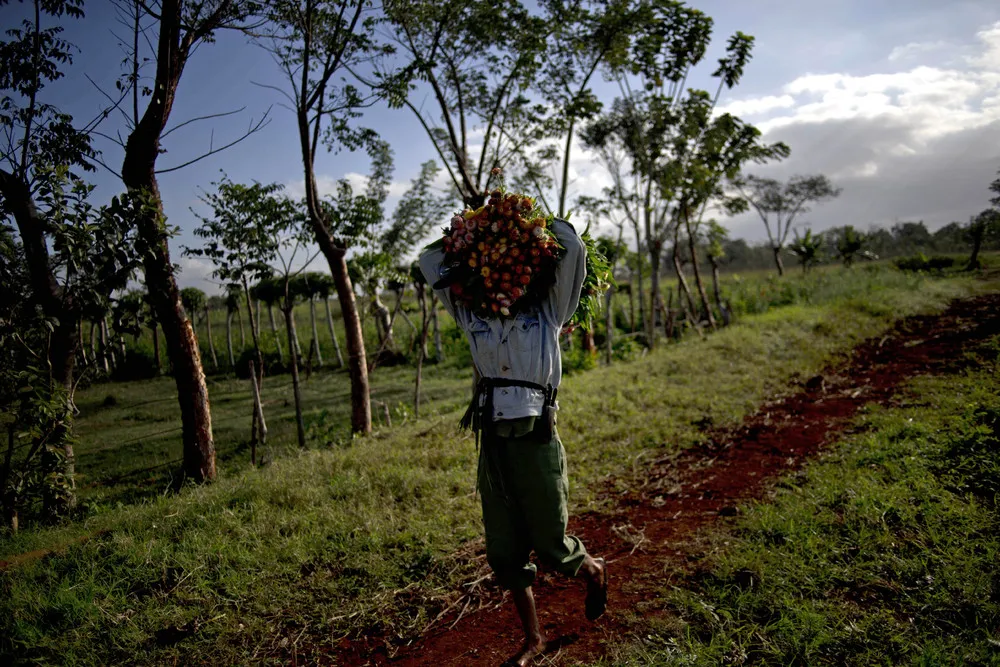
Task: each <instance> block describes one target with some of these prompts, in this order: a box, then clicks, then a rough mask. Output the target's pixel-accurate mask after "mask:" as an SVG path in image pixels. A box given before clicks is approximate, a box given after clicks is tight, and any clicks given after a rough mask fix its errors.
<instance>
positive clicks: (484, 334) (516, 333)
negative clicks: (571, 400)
mask: <svg viewBox="0 0 1000 667" xmlns="http://www.w3.org/2000/svg"><path fill="white" fill-rule="evenodd" d="M551 230H552V233H553V234H555V237H556V239H557V240H558V241H559V244H560V245H561V246H563V247H564V248H565V249H566V252H565V254H564V255H563V257H562V258H561V259H560V260H559V263H558V264H557V265H556V279H555V283H554V284H553V286H552V288H551V289H550V290H549V294H548V295H547V296H546V297H545V298H544V299H542V301H541V302H540V304H539V305H538V308H537V309H531V310H529V311H527V312H520V313H518V314H517V315H515V316H513V317H496V318H488V319H484V318H482V317H479V316H478V315H476V314H475V313H473V312H472V311H471V310H470V309H468V308H466V307H465V305H464V304H462V303H461V302H459V301H457V300H456V299H455V298H454V295H453V294H452V293H451V290H450V289H449V288H448V287H444V288H442V289H438V290H435V292H436V293H437V295H438V297H439V298H440V299H441V302H442V303H443V304H444V306H445V308H446V309H447V310H448V312H449V313H451V316H452V317H454V318H455V322H457V323H458V326H459V327H460V328H461V329H462V331H464V332H465V335H466V337H467V338H468V339H469V347H470V348H471V349H472V360H473V363H474V364H475V365H476V370H477V371H478V372H479V375H480V376H481V377H490V378H505V379H510V380H522V381H527V382H534V383H535V384H539V385H542V386H546V385H551V386H552V387H553V388H555V387H558V386H559V382H560V381H561V380H562V358H561V355H560V351H559V332H560V331H561V330H562V328H563V326H564V325H565V324H566V323H567V322H568V321H569V319H570V318H571V317H572V316H573V313H574V312H575V311H576V307H577V305H578V304H579V302H580V288H581V287H582V286H583V279H584V277H585V276H586V272H587V266H586V258H587V255H586V249H585V247H584V245H583V241H581V240H580V237H579V235H578V234H577V233H576V230H575V229H574V228H573V226H572V225H571V224H569V223H568V222H566V221H564V220H555V221H553V223H552V226H551ZM443 259H444V250H443V249H441V248H437V249H430V248H427V249H425V250H424V252H423V253H421V255H420V270H421V271H422V272H423V274H424V278H426V279H427V282H428V283H429V284H431V285H434V284H435V283H437V281H438V279H439V278H440V275H441V262H442V261H443ZM544 404H545V395H544V393H543V392H541V391H539V390H537V389H529V388H527V387H498V388H495V389H494V390H493V420H494V421H496V420H503V419H518V418H521V417H538V416H540V415H541V414H542V408H543V407H544Z"/></svg>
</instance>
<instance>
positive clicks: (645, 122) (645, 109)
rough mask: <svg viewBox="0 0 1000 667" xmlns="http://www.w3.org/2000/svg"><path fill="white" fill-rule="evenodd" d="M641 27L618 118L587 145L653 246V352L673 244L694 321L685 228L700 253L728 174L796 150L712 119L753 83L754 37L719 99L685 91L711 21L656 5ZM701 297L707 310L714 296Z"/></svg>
mask: <svg viewBox="0 0 1000 667" xmlns="http://www.w3.org/2000/svg"><path fill="white" fill-rule="evenodd" d="M632 23H633V25H634V26H636V28H635V34H634V35H633V39H632V42H631V44H630V46H629V51H628V57H627V58H626V59H625V61H624V62H622V63H621V65H620V66H619V67H617V68H616V69H615V79H616V81H617V83H618V85H619V88H620V90H621V91H622V94H621V96H620V97H618V98H617V99H616V100H615V102H614V104H613V105H612V108H611V109H610V110H609V111H608V112H606V113H604V114H602V115H601V116H600V117H599V118H598V119H596V120H595V121H593V122H591V123H590V124H588V126H587V127H586V129H585V131H584V133H583V140H584V143H585V144H586V145H587V146H589V147H590V148H592V149H594V150H595V151H596V152H597V153H598V155H599V157H600V159H601V161H602V162H603V163H604V165H605V166H606V167H607V168H608V170H609V172H610V174H611V179H612V186H611V188H610V190H609V195H610V197H611V199H612V201H613V202H614V204H615V206H616V207H618V208H620V209H621V210H622V211H624V212H625V214H626V216H627V218H628V220H629V222H630V224H631V226H632V229H633V231H634V233H635V236H636V243H637V246H638V245H642V244H643V242H644V245H645V252H647V253H648V255H649V261H650V271H651V274H652V275H651V278H652V280H651V289H650V295H649V317H648V318H647V319H646V322H645V326H646V335H647V339H648V341H649V344H650V345H653V344H654V337H655V326H654V320H655V316H654V313H655V312H657V310H658V309H660V308H662V299H661V297H660V287H659V277H660V263H661V259H662V257H663V251H664V249H665V247H666V243H667V241H668V240H669V239H670V238H671V237H673V252H672V255H671V256H672V260H673V264H674V269H675V272H676V273H677V277H678V282H679V284H680V286H681V289H682V292H683V294H684V296H685V297H686V299H687V304H688V308H689V310H690V311H691V312H692V314H694V313H695V311H696V310H697V309H696V308H695V305H694V301H693V297H692V294H691V291H690V288H689V287H688V284H687V281H686V279H685V277H684V274H683V270H682V261H681V259H680V255H679V252H680V232H681V226H682V225H684V226H691V229H690V231H689V233H688V234H687V237H688V239H689V251H690V249H691V247H693V246H692V244H693V243H694V240H695V238H696V236H697V234H696V230H695V227H696V225H697V221H698V220H699V219H700V213H698V211H699V210H701V209H702V208H703V206H704V205H705V204H707V203H708V201H710V200H712V199H716V198H718V197H719V196H720V194H719V191H720V188H719V186H718V177H719V174H720V173H721V174H724V175H728V174H729V173H730V172H731V171H732V169H733V165H739V164H741V163H742V161H746V160H748V159H757V158H760V159H761V160H762V159H764V158H765V155H764V154H763V153H760V151H763V150H765V148H767V149H769V150H770V151H771V152H772V153H773V156H775V157H777V156H780V154H781V152H782V151H785V152H786V153H787V147H784V146H783V145H781V144H776V145H775V146H773V147H761V146H759V145H758V144H757V137H758V136H759V134H760V133H759V132H758V131H757V130H756V129H755V128H752V127H751V126H746V125H744V124H743V123H741V122H740V121H738V119H735V118H733V117H732V116H728V115H727V114H723V115H722V116H721V117H719V118H715V119H713V118H712V116H713V110H714V108H715V105H716V103H717V101H718V98H719V95H720V94H721V92H722V90H724V89H727V88H729V89H731V88H732V87H733V86H735V85H736V84H737V83H739V81H740V79H741V77H742V75H743V70H744V68H745V66H746V63H747V62H748V61H749V58H750V51H751V48H752V44H753V39H752V38H751V37H749V36H747V35H744V34H743V33H739V32H737V33H736V34H734V35H733V36H732V37H730V39H729V40H728V42H727V45H726V53H725V56H724V57H723V58H721V59H720V60H719V66H718V68H717V69H716V70H715V71H714V72H713V73H712V76H713V77H714V78H715V79H716V80H717V82H718V83H717V87H716V92H715V94H714V95H712V94H709V93H707V92H705V91H701V90H685V86H686V83H687V80H688V77H689V75H690V73H691V72H692V70H693V68H694V67H695V66H697V65H698V64H699V63H700V62H701V61H702V60H703V58H704V56H705V53H706V50H707V47H708V44H709V41H710V39H711V32H712V19H711V18H709V17H708V16H707V15H705V14H704V13H703V12H701V11H699V10H697V9H693V8H690V7H687V6H685V5H683V4H682V3H679V2H668V3H660V2H652V1H650V2H643V3H641V4H640V5H639V6H638V8H637V10H636V14H635V16H634V17H633V18H632ZM636 79H637V83H636V82H634V80H636ZM727 142H730V143H731V144H732V145H731V147H730V148H731V149H732V155H726V156H723V155H721V154H719V153H718V152H717V151H719V150H722V149H723V147H725V145H726V143H727ZM713 149H714V150H715V151H716V152H713ZM744 154H745V155H744ZM708 158H712V159H711V161H709V160H708ZM640 279H641V277H640ZM697 281H698V282H699V283H700V276H698V277H697ZM699 288H700V292H701V294H702V300H703V302H706V301H707V299H706V298H705V297H704V289H703V288H702V287H701V286H700V285H699Z"/></svg>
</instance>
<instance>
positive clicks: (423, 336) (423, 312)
mask: <svg viewBox="0 0 1000 667" xmlns="http://www.w3.org/2000/svg"><path fill="white" fill-rule="evenodd" d="M415 288H416V291H417V301H418V302H419V303H420V323H421V326H420V345H418V346H417V377H416V381H415V383H414V387H413V416H414V417H416V418H418V419H419V418H420V383H421V381H422V379H423V370H424V357H426V356H427V325H428V320H427V293H426V290H425V289H424V285H423V283H416V284H415Z"/></svg>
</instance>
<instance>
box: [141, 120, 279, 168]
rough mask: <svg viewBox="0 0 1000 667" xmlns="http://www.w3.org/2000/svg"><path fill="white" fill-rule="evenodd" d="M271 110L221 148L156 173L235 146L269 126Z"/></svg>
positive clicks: (181, 166) (192, 162) (185, 164)
mask: <svg viewBox="0 0 1000 667" xmlns="http://www.w3.org/2000/svg"><path fill="white" fill-rule="evenodd" d="M270 112H271V109H270V107H269V108H268V110H267V111H265V112H264V115H263V116H262V117H261V119H260V120H259V121H257V124H256V125H253V126H252V127H250V128H249V129H248V130H247V131H246V132H244V133H243V135H242V136H240V137H239V138H238V139H235V140H233V141H230V142H229V143H228V144H226V145H225V146H220V147H219V148H213V149H211V150H209V151H208V152H206V153H204V154H202V155H199V156H198V157H196V158H194V159H192V160H188V161H187V162H183V163H181V164H179V165H176V166H174V167H168V168H166V169H157V170H156V173H157V174H167V173H169V172H171V171H177V170H178V169H183V168H184V167H187V166H189V165H192V164H194V163H195V162H199V161H201V160H204V159H205V158H207V157H209V156H211V155H215V154H216V153H221V152H222V151H224V150H226V149H227V148H231V147H233V146H235V145H236V144H238V143H240V142H241V141H243V140H244V139H246V138H247V137H249V136H250V135H251V134H254V133H256V132H258V131H259V130H261V129H263V128H264V127H265V126H267V124H268V123H270V122H271V120H270V118H268V114H270Z"/></svg>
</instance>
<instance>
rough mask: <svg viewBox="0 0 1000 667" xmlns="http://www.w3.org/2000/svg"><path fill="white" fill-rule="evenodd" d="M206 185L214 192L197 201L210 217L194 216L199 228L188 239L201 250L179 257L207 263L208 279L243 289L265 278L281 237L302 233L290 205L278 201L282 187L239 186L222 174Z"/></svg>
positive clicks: (190, 250)
mask: <svg viewBox="0 0 1000 667" xmlns="http://www.w3.org/2000/svg"><path fill="white" fill-rule="evenodd" d="M212 185H214V186H215V188H216V190H217V192H214V193H205V194H204V195H203V196H202V197H201V200H202V202H204V203H205V204H206V205H208V206H209V207H210V208H211V209H212V215H211V217H204V216H202V215H199V214H198V213H195V216H196V217H197V218H198V219H199V220H201V223H202V224H201V227H199V228H198V229H196V230H195V231H194V234H195V236H197V237H199V238H203V239H205V245H204V246H203V247H201V248H185V250H184V253H185V254H186V255H188V256H191V257H206V258H208V259H209V260H211V262H212V263H213V264H214V265H215V269H214V270H213V271H212V275H213V276H214V277H216V278H218V279H220V280H223V281H225V282H227V283H240V284H249V283H251V282H256V281H260V280H263V279H264V278H266V277H268V276H270V275H271V274H272V273H273V268H272V265H273V264H274V263H275V262H276V261H277V257H278V253H279V252H280V250H281V248H282V245H283V243H284V242H285V240H286V238H285V237H286V236H287V235H292V236H296V235H301V233H302V227H303V221H302V216H301V214H300V213H299V212H298V210H297V208H296V206H295V204H294V203H292V201H291V200H289V199H288V198H287V197H282V196H279V193H280V192H281V190H282V189H283V186H282V185H280V184H278V183H271V184H268V185H262V184H260V183H254V184H253V185H243V184H241V183H233V182H232V181H230V180H229V177H228V176H226V175H225V174H223V176H222V179H221V180H220V181H218V182H216V183H213V184H212ZM192 212H194V211H193V210H192Z"/></svg>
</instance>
